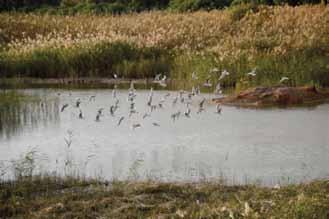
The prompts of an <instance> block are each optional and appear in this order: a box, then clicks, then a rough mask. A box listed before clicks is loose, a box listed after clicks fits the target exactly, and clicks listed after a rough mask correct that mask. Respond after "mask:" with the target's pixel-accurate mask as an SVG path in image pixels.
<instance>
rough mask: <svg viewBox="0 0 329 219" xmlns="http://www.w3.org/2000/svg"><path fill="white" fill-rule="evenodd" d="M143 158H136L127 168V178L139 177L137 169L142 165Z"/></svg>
mask: <svg viewBox="0 0 329 219" xmlns="http://www.w3.org/2000/svg"><path fill="white" fill-rule="evenodd" d="M143 162H144V160H143V159H136V160H135V161H134V162H133V164H132V165H131V167H130V168H129V177H128V178H129V179H131V180H138V179H139V178H140V174H139V172H138V169H139V168H140V167H141V166H142V164H143Z"/></svg>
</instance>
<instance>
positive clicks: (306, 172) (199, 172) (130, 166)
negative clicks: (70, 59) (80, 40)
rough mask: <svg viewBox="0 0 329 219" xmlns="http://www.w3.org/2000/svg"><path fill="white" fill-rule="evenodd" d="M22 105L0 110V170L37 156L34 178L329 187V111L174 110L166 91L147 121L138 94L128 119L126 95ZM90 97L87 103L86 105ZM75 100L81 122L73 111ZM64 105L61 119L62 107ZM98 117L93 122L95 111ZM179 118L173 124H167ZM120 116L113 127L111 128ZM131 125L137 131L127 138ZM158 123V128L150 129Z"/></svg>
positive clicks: (53, 95) (51, 92) (47, 94)
mask: <svg viewBox="0 0 329 219" xmlns="http://www.w3.org/2000/svg"><path fill="white" fill-rule="evenodd" d="M23 92H25V93H27V94H29V95H34V96H37V97H38V98H37V100H34V99H33V100H31V101H29V102H24V103H21V104H15V105H13V106H8V107H3V108H2V109H0V161H3V163H8V164H10V163H12V162H11V161H12V160H15V159H16V160H17V159H18V158H19V157H21V156H23V155H24V154H25V153H27V152H29V151H31V150H35V151H37V156H36V164H37V166H38V167H37V171H47V172H53V171H54V172H55V171H56V172H57V173H60V174H68V173H72V172H74V173H75V174H85V175H87V176H91V177H97V176H101V177H104V178H106V179H109V180H111V179H120V180H124V179H131V178H132V179H138V180H144V179H153V180H162V181H200V180H218V179H225V181H226V182H227V183H228V184H243V183H254V182H260V183H261V184H264V185H274V184H276V183H297V182H304V181H308V180H312V179H317V178H325V177H329V169H328V166H329V104H323V105H320V106H317V107H312V108H288V109H278V108H273V109H264V110H260V109H258V110H256V109H239V108H235V107H225V106H223V107H222V113H221V114H217V113H216V105H214V104H209V103H206V104H205V107H204V108H205V110H204V111H203V112H201V113H197V110H198V104H199V102H200V101H201V100H202V99H203V97H206V98H211V97H212V95H210V94H203V95H199V96H194V97H192V100H191V106H190V108H191V116H190V118H188V117H186V116H185V115H184V112H185V110H186V103H185V102H186V100H187V99H188V97H187V96H186V94H184V98H185V100H184V103H182V102H181V101H180V100H178V101H177V104H176V105H173V99H174V98H175V97H176V96H177V95H178V92H174V91H154V96H153V104H158V103H159V101H160V100H161V99H162V98H164V97H165V96H166V95H167V93H170V96H168V95H167V97H166V98H165V101H164V103H163V108H159V107H157V109H155V110H154V111H153V112H152V113H151V116H148V117H146V118H143V115H144V114H145V113H146V112H149V111H150V110H149V107H148V106H147V99H148V96H149V93H150V91H149V90H137V91H136V94H137V96H136V98H135V110H136V111H137V112H138V113H135V114H133V115H131V116H130V117H129V115H128V114H129V107H130V104H129V102H128V101H127V96H128V91H127V90H118V92H117V98H118V99H119V101H120V102H119V104H118V106H119V108H118V109H117V111H116V112H115V113H114V115H111V113H110V106H111V105H114V104H115V99H114V98H113V96H112V90H110V89H101V90H55V89H30V90H24V91H23ZM91 96H95V98H90V97H91ZM77 99H80V100H81V104H80V109H81V111H82V114H83V119H81V118H79V113H80V109H79V108H77V107H76V106H75V105H76V101H77ZM66 103H67V104H69V106H68V107H67V108H65V110H64V111H63V112H61V108H62V106H63V105H64V104H66ZM100 108H104V110H103V112H102V114H101V116H100V118H99V121H96V115H97V111H98V109H100ZM178 111H180V112H181V115H180V117H179V118H177V119H176V120H175V121H174V120H173V119H172V117H171V115H172V114H173V113H176V112H178ZM121 116H124V117H125V118H124V119H123V120H122V123H121V124H120V126H118V125H117V124H118V121H119V119H120V117H121ZM137 123H139V124H140V125H141V127H138V128H135V129H134V128H132V125H133V124H137ZM153 123H157V124H158V125H159V126H155V125H154V124H153Z"/></svg>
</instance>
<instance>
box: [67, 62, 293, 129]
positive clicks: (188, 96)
mask: <svg viewBox="0 0 329 219" xmlns="http://www.w3.org/2000/svg"><path fill="white" fill-rule="evenodd" d="M218 72H219V69H218V68H214V69H212V70H211V71H210V73H218ZM229 75H230V73H229V72H228V71H226V70H224V71H222V72H221V74H220V76H219V78H218V83H217V85H216V87H215V90H214V93H215V94H216V95H221V94H222V89H221V85H220V82H221V80H223V79H224V78H225V77H227V76H229ZM161 76H162V74H157V75H156V76H155V78H154V81H153V83H156V84H159V85H160V86H161V87H166V86H167V83H166V80H167V76H166V75H164V76H163V77H161ZM247 76H249V77H255V76H256V68H255V69H253V70H252V71H251V72H249V73H247ZM113 77H114V78H115V79H117V75H116V74H114V75H113ZM210 77H211V74H210V75H209V77H208V78H207V79H206V81H205V83H204V84H203V86H204V87H207V88H211V87H212V83H211V81H210ZM192 80H194V81H195V80H198V76H197V74H196V73H195V72H193V73H192ZM287 80H289V78H287V77H282V78H281V80H280V83H283V82H285V81H287ZM117 93H118V89H117V85H115V86H114V89H113V90H112V97H113V98H114V100H115V102H114V104H113V105H111V106H110V108H109V112H110V114H111V116H113V117H114V116H115V113H116V111H117V110H118V109H119V107H120V106H119V104H120V100H119V99H118V98H117ZM200 94H201V91H200V85H198V86H197V87H194V86H193V88H192V90H191V92H188V91H184V90H180V91H179V92H178V94H177V95H176V96H175V97H174V98H173V100H172V106H175V105H176V104H177V103H182V104H185V106H186V110H185V111H184V112H183V113H182V112H181V111H177V112H175V113H172V114H171V116H170V117H171V119H172V120H173V121H176V120H177V119H179V117H180V116H181V115H183V116H185V117H187V118H190V116H191V108H190V106H191V104H192V98H193V97H194V96H198V95H200ZM170 95H171V93H167V94H165V95H164V96H163V97H162V98H161V100H160V101H159V102H158V103H157V104H154V101H153V97H154V93H153V88H151V90H150V93H149V95H148V97H147V101H146V105H147V107H148V108H149V112H146V113H145V114H144V115H143V117H142V118H143V119H145V118H146V117H151V114H152V112H153V111H155V110H156V109H161V108H163V105H164V103H165V101H166V100H167V99H168V97H169V96H170ZM136 96H137V94H136V89H135V88H134V82H133V81H131V83H130V88H129V89H128V97H127V101H128V105H129V111H128V112H129V113H128V116H129V117H131V116H132V115H133V114H136V113H138V112H137V111H136V106H135V105H136V104H135V99H136ZM95 99H96V96H95V95H93V96H90V97H89V101H95ZM205 102H206V98H205V97H203V98H202V100H201V101H200V102H198V110H197V114H199V113H201V112H203V111H204V109H205V108H204V105H205ZM80 104H81V99H80V98H79V99H77V100H76V101H75V104H74V105H75V107H76V108H78V109H79V115H78V118H79V119H84V115H83V112H82V110H81V108H80ZM68 106H69V104H68V103H66V104H64V105H63V106H62V107H61V112H64V110H65V109H66V108H67V107H68ZM104 110H105V108H99V109H98V110H97V113H96V117H95V121H96V122H99V121H100V119H101V116H103V111H104ZM221 112H222V107H221V105H220V104H217V106H216V111H215V113H216V114H221ZM124 119H125V116H121V117H120V118H119V120H118V122H117V126H120V125H121V123H122V122H123V120H124ZM152 124H153V125H154V126H160V125H159V124H158V123H156V122H153V123H152ZM139 127H141V124H140V123H133V124H132V129H135V128H139Z"/></svg>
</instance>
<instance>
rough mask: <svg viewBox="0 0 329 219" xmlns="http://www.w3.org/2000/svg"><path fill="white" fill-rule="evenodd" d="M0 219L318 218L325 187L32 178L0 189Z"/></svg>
mask: <svg viewBox="0 0 329 219" xmlns="http://www.w3.org/2000/svg"><path fill="white" fill-rule="evenodd" d="M0 188H1V189H0V217H1V218H290V219H291V218H317V219H322V218H323V219H326V218H328V216H329V195H328V194H329V181H328V180H318V181H313V182H311V183H306V184H299V185H288V186H283V187H281V188H266V187H259V186H255V185H246V186H225V185H222V184H221V183H216V182H202V183H160V182H151V181H149V182H134V181H126V182H115V181H114V182H104V181H100V180H87V179H77V178H56V177H33V178H25V179H20V180H18V181H14V182H1V183H0Z"/></svg>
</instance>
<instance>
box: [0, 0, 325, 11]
mask: <svg viewBox="0 0 329 219" xmlns="http://www.w3.org/2000/svg"><path fill="white" fill-rule="evenodd" d="M327 1H328V0H0V11H10V10H19V11H35V10H39V11H43V10H44V11H50V12H54V13H56V12H62V13H63V14H70V13H78V12H91V13H124V12H132V11H134V12H140V11H144V10H153V9H170V10H176V11H195V10H200V9H203V10H211V9H221V8H224V7H229V6H231V5H236V4H240V3H252V4H254V5H259V4H266V5H283V4H288V5H292V6H296V5H301V4H318V3H321V2H322V3H324V4H327Z"/></svg>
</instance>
